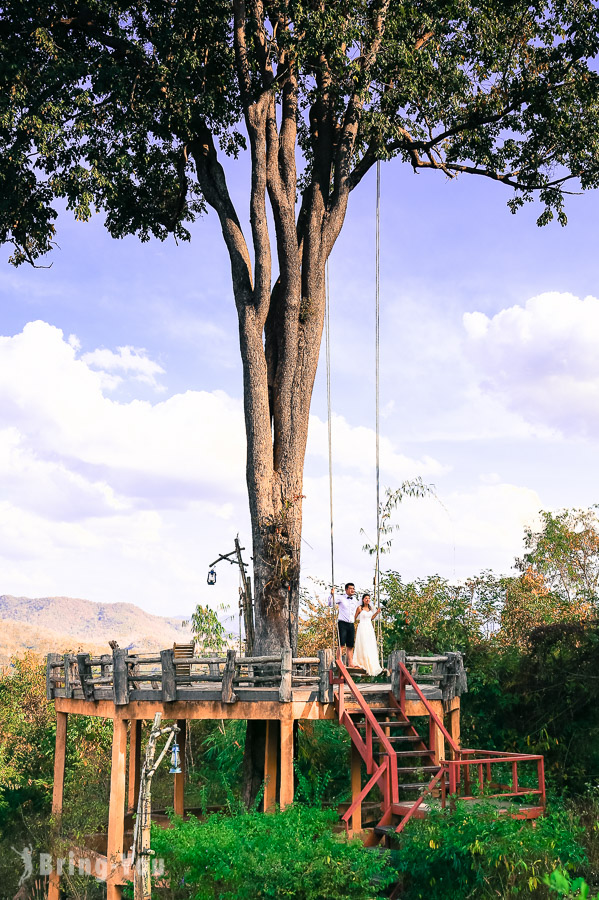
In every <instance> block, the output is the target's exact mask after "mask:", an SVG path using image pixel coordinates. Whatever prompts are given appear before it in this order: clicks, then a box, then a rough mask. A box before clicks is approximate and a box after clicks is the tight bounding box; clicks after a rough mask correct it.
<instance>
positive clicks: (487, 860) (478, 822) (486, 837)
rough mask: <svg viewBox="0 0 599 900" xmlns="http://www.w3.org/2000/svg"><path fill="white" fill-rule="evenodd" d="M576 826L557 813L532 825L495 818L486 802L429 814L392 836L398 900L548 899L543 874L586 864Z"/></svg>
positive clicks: (458, 806)
mask: <svg viewBox="0 0 599 900" xmlns="http://www.w3.org/2000/svg"><path fill="white" fill-rule="evenodd" d="M581 832H582V829H581V828H580V826H579V825H578V824H577V822H576V821H573V820H572V818H571V817H569V816H568V815H567V813H565V812H563V811H559V812H555V813H551V814H548V815H547V816H545V817H543V818H540V819H537V820H536V821H535V822H534V824H533V823H531V822H526V821H524V822H523V821H518V820H515V819H512V818H510V817H509V816H506V815H503V816H499V817H498V816H497V810H496V809H495V808H494V807H493V806H491V804H488V805H487V804H481V805H477V807H468V806H467V805H466V804H461V803H458V805H457V808H456V810H455V811H453V812H450V813H445V814H443V813H441V812H439V811H435V810H433V811H431V813H430V815H428V816H427V818H425V819H422V820H419V821H412V822H411V823H410V825H409V826H408V827H407V828H406V829H405V831H404V832H403V833H402V834H401V835H400V836H399V839H398V840H399V854H398V867H399V870H400V872H401V873H402V881H403V887H404V893H403V894H402V898H403V900H420V898H427V900H429V898H431V897H434V898H435V900H455V898H457V897H459V898H460V900H468V898H476V900H485V898H508V897H512V896H514V895H516V894H522V893H523V894H534V896H537V897H542V896H545V897H547V896H549V894H548V889H547V888H546V887H544V886H543V876H544V875H545V874H546V873H547V872H550V871H552V870H553V869H556V868H558V867H559V868H561V869H570V870H572V869H577V868H580V867H581V866H584V865H585V864H586V862H587V858H586V853H585V851H584V849H583V847H582V845H581V843H580V838H581Z"/></svg>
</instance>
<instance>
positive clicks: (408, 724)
mask: <svg viewBox="0 0 599 900" xmlns="http://www.w3.org/2000/svg"><path fill="white" fill-rule="evenodd" d="M355 725H356V728H366V722H356V723H355ZM379 725H380V726H381V727H382V728H394V727H398V726H399V727H401V728H410V727H411V725H412V723H411V722H379Z"/></svg>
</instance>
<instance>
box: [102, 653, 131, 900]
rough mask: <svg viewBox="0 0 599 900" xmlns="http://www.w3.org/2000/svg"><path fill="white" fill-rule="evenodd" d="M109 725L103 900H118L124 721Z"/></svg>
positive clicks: (121, 848)
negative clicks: (110, 749) (110, 727)
mask: <svg viewBox="0 0 599 900" xmlns="http://www.w3.org/2000/svg"><path fill="white" fill-rule="evenodd" d="M116 652H118V651H116ZM125 652H126V651H125ZM125 671H126V666H125ZM112 724H113V733H112V767H111V770H110V806H109V808H108V853H107V856H108V878H107V881H106V900H120V898H121V897H122V896H123V890H122V886H121V885H120V884H119V883H118V882H119V881H120V880H121V864H122V859H123V841H124V838H125V768H126V760H127V720H126V719H116V718H115V719H114V720H113V723H112Z"/></svg>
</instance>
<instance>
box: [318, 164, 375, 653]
mask: <svg viewBox="0 0 599 900" xmlns="http://www.w3.org/2000/svg"><path fill="white" fill-rule="evenodd" d="M380 218H381V163H380V160H377V164H376V215H375V223H376V224H375V436H376V450H375V454H376V557H375V568H374V592H373V593H374V600H375V606H376V608H378V607H379V605H380V543H381V471H380V336H381V335H380V318H381V317H380V293H381V291H380V267H381V241H380ZM330 307H331V297H330V287H329V263H328V260H327V263H326V288H325V356H326V381H327V426H328V442H329V448H328V449H329V511H330V519H331V587H332V588H333V587H334V586H335V547H334V539H333V528H334V523H333V439H332V427H331V426H332V410H331V318H330V316H331V309H330ZM335 612H336V611H335V608H334V607H333V626H332V632H333V655H334V654H335V647H336V642H337V640H338V639H339V628H338V624H337V617H336V615H335ZM377 631H378V645H379V654H380V653H381V652H382V642H383V629H382V622H381V617H380V616H378V617H377Z"/></svg>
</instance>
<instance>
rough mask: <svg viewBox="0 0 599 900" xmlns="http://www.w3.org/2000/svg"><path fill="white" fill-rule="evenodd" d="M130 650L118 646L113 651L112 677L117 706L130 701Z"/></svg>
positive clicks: (124, 704)
mask: <svg viewBox="0 0 599 900" xmlns="http://www.w3.org/2000/svg"><path fill="white" fill-rule="evenodd" d="M128 654H129V651H128V650H121V649H120V648H117V649H115V650H113V651H112V678H113V685H114V687H113V690H114V702H115V704H116V705H117V706H126V705H127V703H129V671H128V669H127V656H128Z"/></svg>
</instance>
